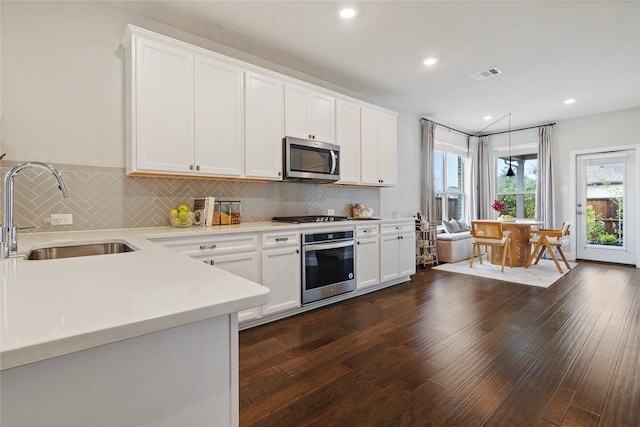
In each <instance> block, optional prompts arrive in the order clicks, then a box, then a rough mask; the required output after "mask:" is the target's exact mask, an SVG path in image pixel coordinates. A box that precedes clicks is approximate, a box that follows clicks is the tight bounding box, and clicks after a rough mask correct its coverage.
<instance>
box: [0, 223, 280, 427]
mask: <svg viewBox="0 0 640 427" xmlns="http://www.w3.org/2000/svg"><path fill="white" fill-rule="evenodd" d="M151 231H153V233H160V234H161V233H162V229H126V230H97V231H81V232H61V233H22V234H21V235H20V236H19V238H18V243H19V248H18V249H19V252H22V253H24V252H27V251H28V250H30V249H32V248H38V247H42V246H47V245H51V244H52V243H55V244H61V245H65V244H72V243H73V244H76V243H77V244H84V243H88V242H99V241H112V240H118V241H125V242H127V243H128V244H129V245H130V246H133V247H135V248H136V249H137V250H135V251H133V252H127V253H120V254H109V255H96V256H85V257H76V258H65V259H55V260H34V261H28V260H25V259H24V257H23V256H21V257H14V258H12V259H9V260H3V261H1V262H0V280H1V281H0V286H1V292H0V308H1V310H2V313H1V317H0V321H1V325H0V333H1V334H0V349H1V354H0V366H1V368H2V370H1V372H0V387H1V390H0V396H1V399H2V401H1V405H2V412H1V414H0V424H1V425H3V426H5V425H6V426H13V425H47V426H87V425H91V426H113V425H129V426H171V425H220V426H226V425H229V426H234V425H237V424H238V422H237V420H238V322H237V312H238V311H240V310H244V309H247V308H250V307H255V306H259V305H262V304H265V303H266V302H267V301H268V299H269V290H268V289H267V288H266V287H263V286H261V285H259V284H257V283H254V282H251V281H249V280H246V279H243V278H240V277H238V276H235V275H233V274H230V273H227V272H225V271H223V270H220V269H218V268H215V267H211V266H207V265H205V264H203V263H201V262H198V261H197V260H194V259H192V258H189V257H187V256H185V255H182V254H179V253H176V252H174V251H172V250H170V249H168V248H165V247H163V246H161V245H159V244H156V243H153V242H151V241H150V240H148V239H147V238H146V235H147V234H149V233H150V232H151ZM166 232H168V233H170V232H172V230H171V229H169V228H167V230H166Z"/></svg>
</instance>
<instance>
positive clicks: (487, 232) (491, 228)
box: [469, 221, 513, 272]
mask: <svg viewBox="0 0 640 427" xmlns="http://www.w3.org/2000/svg"><path fill="white" fill-rule="evenodd" d="M471 236H472V237H473V247H472V248H471V260H470V262H469V268H471V267H473V258H475V255H476V251H477V252H478V259H479V260H480V264H482V250H481V248H480V247H481V246H485V247H491V248H502V269H501V270H500V271H502V272H504V262H505V260H506V257H507V256H509V266H510V267H513V260H512V259H511V252H510V250H509V246H510V244H511V243H510V242H511V232H510V231H504V230H503V229H502V224H501V223H499V222H496V221H471ZM488 257H489V255H487V261H488V260H489V259H488Z"/></svg>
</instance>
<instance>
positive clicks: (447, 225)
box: [442, 219, 460, 233]
mask: <svg viewBox="0 0 640 427" xmlns="http://www.w3.org/2000/svg"><path fill="white" fill-rule="evenodd" d="M442 225H444V229H445V230H447V233H459V232H460V226H459V225H458V223H457V222H456V220H455V219H451V220H449V221H445V220H444V219H443V220H442Z"/></svg>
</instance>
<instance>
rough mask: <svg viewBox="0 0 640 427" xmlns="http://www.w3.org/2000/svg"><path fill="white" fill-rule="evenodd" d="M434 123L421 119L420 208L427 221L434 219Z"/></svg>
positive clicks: (433, 220)
mask: <svg viewBox="0 0 640 427" xmlns="http://www.w3.org/2000/svg"><path fill="white" fill-rule="evenodd" d="M435 131H436V124H435V123H434V122H432V121H430V120H422V177H421V184H420V188H421V204H420V206H421V209H422V213H423V214H425V215H426V216H427V220H428V221H429V222H435V221H436V191H435V171H434V165H433V161H434V151H435Z"/></svg>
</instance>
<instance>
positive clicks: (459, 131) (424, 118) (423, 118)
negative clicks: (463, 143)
mask: <svg viewBox="0 0 640 427" xmlns="http://www.w3.org/2000/svg"><path fill="white" fill-rule="evenodd" d="M420 120H428V121H430V122H433V123H435V124H437V125H438V126H441V127H443V128H445V129H449V130H452V131H454V132H458V133H461V134H463V135H467V136H473V134H470V133H467V132H463V131H461V130H458V129H454V128H452V127H450V126H445V125H443V124H440V123H438V122H436V121H433V120H431V119H427V118H426V117H420Z"/></svg>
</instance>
